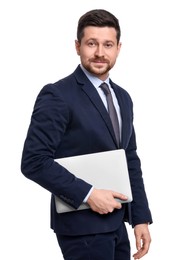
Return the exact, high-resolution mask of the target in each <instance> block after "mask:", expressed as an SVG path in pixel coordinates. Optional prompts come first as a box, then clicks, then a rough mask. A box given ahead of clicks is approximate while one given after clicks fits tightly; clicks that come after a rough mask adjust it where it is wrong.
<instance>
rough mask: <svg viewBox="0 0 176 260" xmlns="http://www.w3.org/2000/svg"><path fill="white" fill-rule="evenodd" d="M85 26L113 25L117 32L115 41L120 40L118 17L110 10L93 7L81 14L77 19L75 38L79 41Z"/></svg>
mask: <svg viewBox="0 0 176 260" xmlns="http://www.w3.org/2000/svg"><path fill="white" fill-rule="evenodd" d="M87 26H96V27H106V26H108V27H113V28H114V29H115V30H116V32H117V43H118V42H119V40H120V36H121V30H120V25H119V21H118V19H117V18H116V17H115V16H114V15H113V14H112V13H110V12H108V11H106V10H103V9H94V10H91V11H89V12H87V13H85V14H84V15H82V16H81V17H80V19H79V21H78V27H77V40H78V41H79V42H81V39H82V38H83V36H84V28H85V27H87Z"/></svg>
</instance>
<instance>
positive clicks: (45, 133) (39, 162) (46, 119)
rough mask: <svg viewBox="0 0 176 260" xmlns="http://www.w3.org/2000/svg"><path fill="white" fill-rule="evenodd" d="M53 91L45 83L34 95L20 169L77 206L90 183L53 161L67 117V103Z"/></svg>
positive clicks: (64, 129)
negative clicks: (34, 99) (35, 96)
mask: <svg viewBox="0 0 176 260" xmlns="http://www.w3.org/2000/svg"><path fill="white" fill-rule="evenodd" d="M56 93H57V91H56V88H54V86H53V85H47V86H45V87H44V88H43V89H42V90H41V92H40V93H39V95H38V97H37V99H36V102H35V105H34V109H33V113H32V116H31V122H30V125H29V129H28V133H27V136H26V140H25V143H24V148H23V152H22V159H21V171H22V173H23V174H24V175H25V176H26V177H27V178H29V179H31V180H32V181H34V182H36V183H38V184H39V185H40V186H42V187H43V188H45V189H47V190H48V191H49V192H51V193H53V194H55V195H56V196H58V197H60V198H62V199H63V198H65V201H66V202H67V203H68V202H69V204H70V205H71V206H73V207H75V208H77V207H79V206H80V204H81V203H82V201H83V200H84V198H85V197H86V195H87V193H88V192H89V190H90V188H91V185H90V184H88V183H86V182H85V181H83V180H81V179H78V178H76V177H75V176H74V175H73V174H72V173H70V172H69V171H67V170H66V169H65V168H64V167H62V166H61V165H59V164H58V163H56V162H55V161H54V159H55V154H56V150H57V148H58V147H59V145H60V143H61V142H62V136H63V135H64V134H65V132H66V129H67V128H68V126H69V120H70V111H69V108H68V106H67V104H66V103H65V102H64V101H63V100H62V98H61V97H60V96H59V95H58V93H57V94H56Z"/></svg>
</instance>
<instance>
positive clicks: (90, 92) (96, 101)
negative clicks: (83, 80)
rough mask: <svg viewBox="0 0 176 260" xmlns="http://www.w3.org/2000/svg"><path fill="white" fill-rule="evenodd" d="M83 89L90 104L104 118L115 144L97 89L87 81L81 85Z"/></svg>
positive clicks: (109, 121)
mask: <svg viewBox="0 0 176 260" xmlns="http://www.w3.org/2000/svg"><path fill="white" fill-rule="evenodd" d="M82 89H83V91H84V92H85V93H86V94H87V96H88V97H89V99H90V101H91V102H92V104H93V105H94V106H95V107H96V109H97V110H98V111H99V113H100V115H101V117H102V119H103V120H104V122H105V124H106V126H107V128H108V130H109V132H110V134H111V136H112V138H113V140H114V142H115V144H116V146H117V143H116V139H115V135H114V131H113V128H112V123H111V120H110V117H109V114H108V112H107V110H106V108H105V106H104V104H103V102H102V100H101V98H100V96H99V94H98V93H97V90H96V89H95V87H94V86H93V85H92V83H91V82H89V81H88V84H85V85H83V87H82Z"/></svg>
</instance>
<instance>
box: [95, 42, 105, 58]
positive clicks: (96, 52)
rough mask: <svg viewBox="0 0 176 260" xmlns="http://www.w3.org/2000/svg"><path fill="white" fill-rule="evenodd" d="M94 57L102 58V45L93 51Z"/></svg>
mask: <svg viewBox="0 0 176 260" xmlns="http://www.w3.org/2000/svg"><path fill="white" fill-rule="evenodd" d="M95 56H97V57H102V56H104V48H103V45H100V44H99V45H97V48H96V51H95Z"/></svg>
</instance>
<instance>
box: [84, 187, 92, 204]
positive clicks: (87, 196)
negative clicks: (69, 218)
mask: <svg viewBox="0 0 176 260" xmlns="http://www.w3.org/2000/svg"><path fill="white" fill-rule="evenodd" d="M93 188H94V187H93V186H92V188H91V189H90V190H89V192H88V193H87V195H86V197H85V198H84V200H83V202H84V203H86V202H87V200H88V198H89V196H90V194H91V192H92V190H93Z"/></svg>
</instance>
